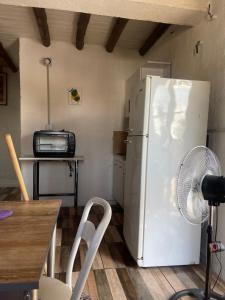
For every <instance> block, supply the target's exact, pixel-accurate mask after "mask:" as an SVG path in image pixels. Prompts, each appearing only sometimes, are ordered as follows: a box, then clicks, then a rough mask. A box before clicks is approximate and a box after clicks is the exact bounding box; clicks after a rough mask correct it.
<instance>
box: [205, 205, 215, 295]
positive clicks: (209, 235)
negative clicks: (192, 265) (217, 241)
mask: <svg viewBox="0 0 225 300" xmlns="http://www.w3.org/2000/svg"><path fill="white" fill-rule="evenodd" d="M212 226H213V207H212V205H210V204H209V224H208V226H207V261H206V273H205V300H208V299H209V291H210V286H211V285H210V283H211V280H210V279H211V278H210V267H211V251H210V244H211V243H212Z"/></svg>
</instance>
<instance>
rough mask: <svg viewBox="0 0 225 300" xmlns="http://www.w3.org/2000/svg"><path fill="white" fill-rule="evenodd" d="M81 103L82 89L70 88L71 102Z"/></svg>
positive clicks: (74, 103)
mask: <svg viewBox="0 0 225 300" xmlns="http://www.w3.org/2000/svg"><path fill="white" fill-rule="evenodd" d="M80 103H81V89H80V88H78V87H76V88H71V89H69V104H71V105H77V104H80Z"/></svg>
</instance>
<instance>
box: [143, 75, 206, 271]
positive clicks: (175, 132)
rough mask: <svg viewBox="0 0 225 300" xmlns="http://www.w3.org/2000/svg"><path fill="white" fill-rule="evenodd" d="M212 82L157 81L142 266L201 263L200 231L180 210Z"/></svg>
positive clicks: (201, 134) (203, 135) (201, 137)
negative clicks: (182, 169) (180, 185)
mask: <svg viewBox="0 0 225 300" xmlns="http://www.w3.org/2000/svg"><path fill="white" fill-rule="evenodd" d="M208 104H209V83H208V82H199V81H189V80H176V79H171V80H170V79H165V78H152V85H151V108H150V122H149V123H150V124H149V136H150V138H149V145H148V154H147V172H146V173H147V175H146V176H147V181H146V182H147V184H146V202H145V209H144V211H145V225H144V228H145V230H144V249H143V253H144V254H143V257H144V258H143V266H145V267H152V266H171V265H188V264H198V263H199V254H200V240H201V226H200V225H195V226H194V225H192V224H189V223H188V222H187V221H186V220H185V219H184V218H183V216H182V215H181V214H180V212H179V211H178V209H177V204H176V197H177V196H176V181H177V174H178V170H179V166H180V162H181V160H182V158H183V157H184V155H185V153H187V152H188V151H190V150H191V149H192V148H193V147H195V146H197V145H204V144H205V142H206V132H207V118H208Z"/></svg>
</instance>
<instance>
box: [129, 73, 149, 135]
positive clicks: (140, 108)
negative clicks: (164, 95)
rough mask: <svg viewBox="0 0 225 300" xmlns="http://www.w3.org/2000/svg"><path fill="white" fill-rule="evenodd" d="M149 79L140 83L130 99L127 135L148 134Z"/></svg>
mask: <svg viewBox="0 0 225 300" xmlns="http://www.w3.org/2000/svg"><path fill="white" fill-rule="evenodd" d="M150 83H151V77H146V79H145V80H142V81H140V83H139V85H138V88H137V89H136V90H135V92H134V94H133V95H132V96H131V97H130V119H129V135H146V134H147V133H148V120H149V105H150Z"/></svg>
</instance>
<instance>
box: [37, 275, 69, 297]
mask: <svg viewBox="0 0 225 300" xmlns="http://www.w3.org/2000/svg"><path fill="white" fill-rule="evenodd" d="M71 295H72V290H71V289H70V287H69V286H68V285H66V284H65V283H63V282H62V281H60V280H58V279H55V278H50V277H46V276H42V277H41V279H40V282H39V290H38V299H40V300H70V298H71Z"/></svg>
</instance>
